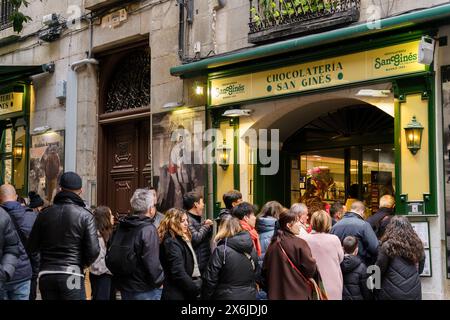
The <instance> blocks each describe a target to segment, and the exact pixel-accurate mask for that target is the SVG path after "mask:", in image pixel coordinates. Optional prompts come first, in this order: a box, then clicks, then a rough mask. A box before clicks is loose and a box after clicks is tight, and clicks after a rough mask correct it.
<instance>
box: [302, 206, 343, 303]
mask: <svg viewBox="0 0 450 320" xmlns="http://www.w3.org/2000/svg"><path fill="white" fill-rule="evenodd" d="M311 226H312V232H311V233H310V234H307V235H303V236H302V238H303V239H304V240H305V241H306V242H307V243H308V245H309V247H310V248H311V254H312V256H313V258H314V259H315V260H316V263H317V266H318V268H319V272H320V275H321V276H322V281H323V285H324V287H325V291H326V292H327V295H328V299H329V300H342V287H343V277H342V272H341V267H340V264H341V262H342V260H343V259H344V251H343V249H342V245H341V241H340V240H339V238H338V237H337V236H335V235H334V234H329V233H328V232H329V231H330V229H331V217H330V216H329V214H328V213H326V212H325V211H323V210H320V211H316V212H314V213H313V215H312V216H311Z"/></svg>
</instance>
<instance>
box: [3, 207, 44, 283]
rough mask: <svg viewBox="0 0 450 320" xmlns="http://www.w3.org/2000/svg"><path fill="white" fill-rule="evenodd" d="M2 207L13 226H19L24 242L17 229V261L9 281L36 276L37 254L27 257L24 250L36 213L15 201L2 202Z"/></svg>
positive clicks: (37, 268)
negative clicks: (18, 253)
mask: <svg viewBox="0 0 450 320" xmlns="http://www.w3.org/2000/svg"><path fill="white" fill-rule="evenodd" d="M2 208H3V209H5V211H6V212H8V214H9V216H10V217H11V222H14V221H15V224H14V223H13V226H15V225H17V226H18V227H19V228H20V232H22V235H23V238H24V239H23V240H24V241H25V243H22V239H21V238H20V236H19V231H18V230H17V236H18V238H19V240H20V241H19V251H20V256H19V261H18V263H17V266H16V272H15V273H14V277H13V278H12V279H11V280H10V282H22V281H26V280H30V279H31V277H32V276H33V274H34V275H36V276H37V273H38V272H39V256H38V255H37V254H34V255H33V256H32V257H31V260H32V262H33V263H31V261H30V257H28V254H27V252H26V251H25V247H24V246H26V245H27V243H26V242H27V241H28V238H29V236H30V232H31V229H32V228H33V224H34V222H35V221H36V218H37V215H36V213H34V211H33V210H31V209H28V208H27V207H24V206H22V205H21V204H20V203H19V202H17V201H8V202H5V203H3V204H2Z"/></svg>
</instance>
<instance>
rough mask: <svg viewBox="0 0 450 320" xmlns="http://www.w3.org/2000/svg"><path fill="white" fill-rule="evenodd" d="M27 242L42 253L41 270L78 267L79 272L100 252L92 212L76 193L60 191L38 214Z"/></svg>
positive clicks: (32, 250) (31, 247)
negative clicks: (52, 201) (50, 203)
mask: <svg viewBox="0 0 450 320" xmlns="http://www.w3.org/2000/svg"><path fill="white" fill-rule="evenodd" d="M28 246H29V251H31V252H39V253H40V254H41V261H40V271H66V272H67V271H71V270H73V269H68V267H79V268H80V270H79V271H80V272H81V273H82V272H83V269H84V268H86V267H89V266H90V265H91V264H92V263H93V262H94V261H95V260H96V259H97V257H98V255H99V254H100V245H99V241H98V238H97V228H96V225H95V220H94V216H93V215H92V214H91V212H90V211H88V210H87V209H86V208H85V207H84V202H83V200H82V199H81V198H80V197H79V196H78V195H76V194H75V193H72V192H68V191H61V192H60V193H58V194H57V195H56V196H55V199H54V204H53V205H52V206H51V207H48V208H47V209H44V210H43V211H42V212H41V213H40V214H39V215H38V218H37V219H36V222H35V224H34V226H33V229H32V231H31V234H30V239H29V243H28ZM72 272H73V271H72Z"/></svg>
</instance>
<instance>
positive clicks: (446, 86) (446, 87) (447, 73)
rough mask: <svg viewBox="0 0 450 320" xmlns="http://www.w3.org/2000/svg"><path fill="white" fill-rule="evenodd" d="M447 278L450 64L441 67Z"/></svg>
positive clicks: (449, 275) (449, 255) (449, 273)
mask: <svg viewBox="0 0 450 320" xmlns="http://www.w3.org/2000/svg"><path fill="white" fill-rule="evenodd" d="M442 116H443V126H444V127H443V132H444V152H443V153H444V168H445V169H444V170H445V172H444V175H445V217H446V218H445V219H446V228H445V230H446V240H447V241H446V243H447V278H448V279H450V66H444V67H442Z"/></svg>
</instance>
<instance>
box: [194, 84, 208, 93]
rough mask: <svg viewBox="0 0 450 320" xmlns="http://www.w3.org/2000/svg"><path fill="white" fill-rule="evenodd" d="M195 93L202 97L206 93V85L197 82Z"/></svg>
mask: <svg viewBox="0 0 450 320" xmlns="http://www.w3.org/2000/svg"><path fill="white" fill-rule="evenodd" d="M194 92H195V94H196V95H197V96H202V95H203V94H204V93H205V85H204V84H203V83H202V82H200V81H195V82H194Z"/></svg>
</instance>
